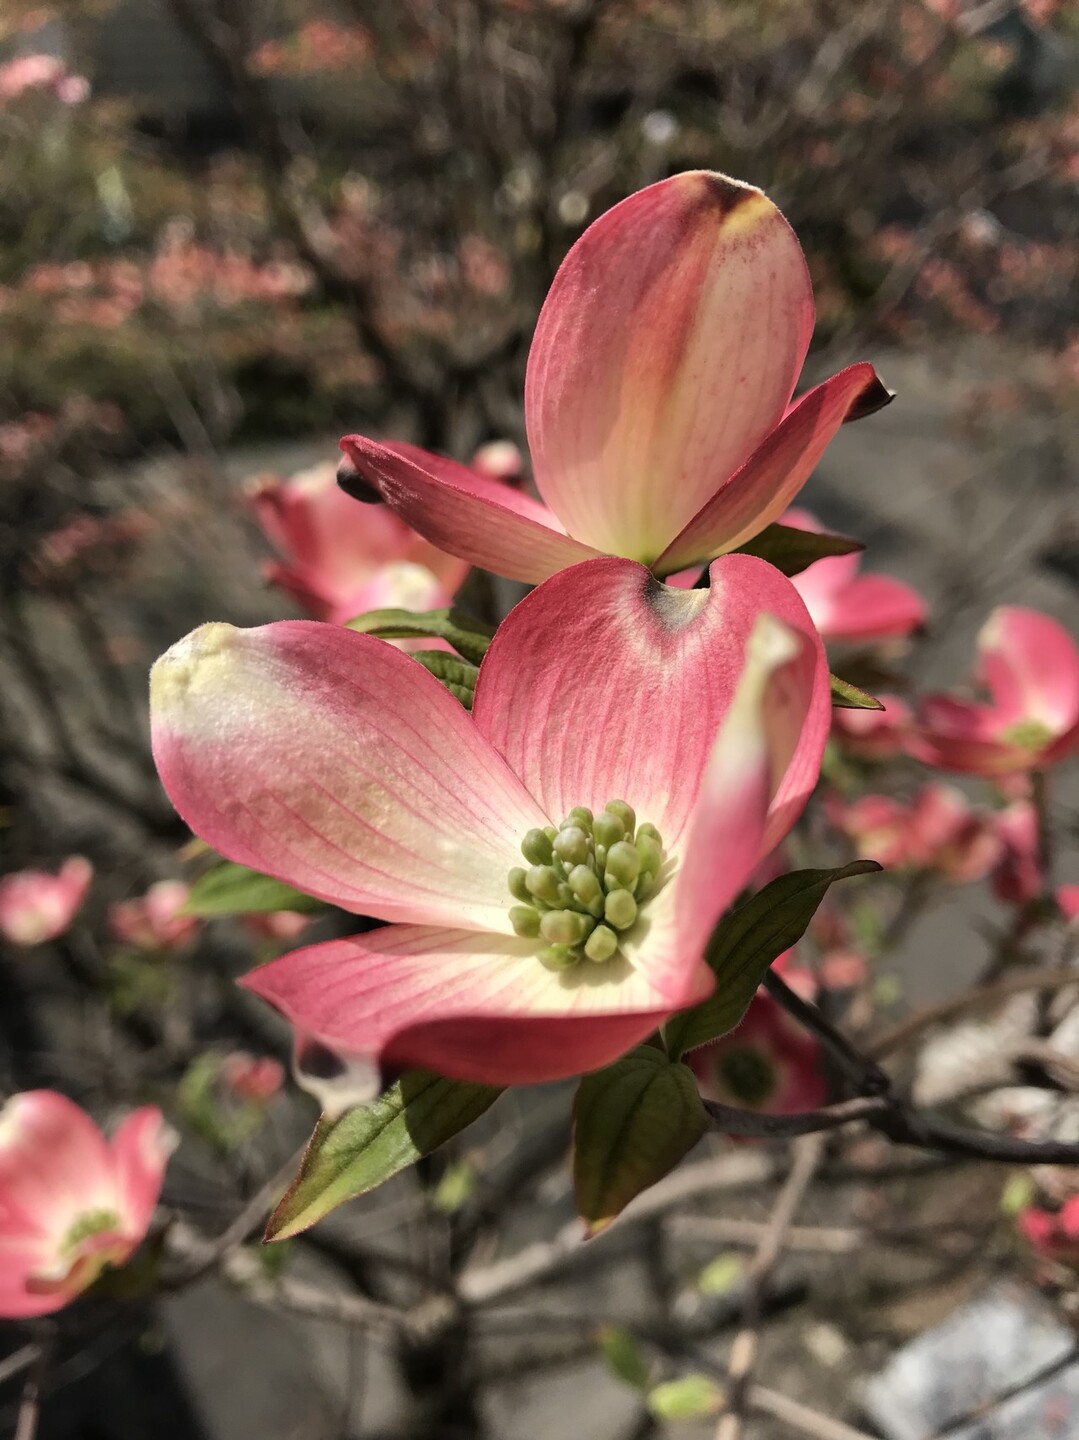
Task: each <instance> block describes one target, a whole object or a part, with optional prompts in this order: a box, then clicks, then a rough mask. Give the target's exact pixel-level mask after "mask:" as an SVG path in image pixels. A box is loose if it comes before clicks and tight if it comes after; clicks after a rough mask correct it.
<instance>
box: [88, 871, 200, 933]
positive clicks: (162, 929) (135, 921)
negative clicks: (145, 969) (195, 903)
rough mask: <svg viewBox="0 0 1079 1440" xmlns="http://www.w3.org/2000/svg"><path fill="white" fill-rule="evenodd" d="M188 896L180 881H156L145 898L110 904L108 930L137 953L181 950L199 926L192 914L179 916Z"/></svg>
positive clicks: (188, 892) (188, 889)
mask: <svg viewBox="0 0 1079 1440" xmlns="http://www.w3.org/2000/svg"><path fill="white" fill-rule="evenodd" d="M190 893H191V887H190V886H189V885H186V884H185V883H184V881H182V880H159V881H158V882H157V884H156V885H151V886H150V888H149V890H147V892H146V894H145V895H140V896H138V897H136V898H135V899H132V900H120V901H118V902H117V903H116V904H115V905H110V906H109V915H108V923H109V929H110V930H111V931H112V934H113V935H114V936H115V937H116V939H117V940H122V941H123V942H124V943H125V944H126V945H133V946H135V948H136V949H137V950H182V949H183V947H184V946H185V945H187V944H189V943H190V941H191V940H193V939H194V937H195V935H196V934H197V933H198V930H199V926H200V925H201V924H202V921H201V920H199V919H198V918H197V917H196V916H194V915H181V914H180V913H179V912H180V911H181V910H182V909H183V907H184V905H186V903H187V898H188V896H189V895H190Z"/></svg>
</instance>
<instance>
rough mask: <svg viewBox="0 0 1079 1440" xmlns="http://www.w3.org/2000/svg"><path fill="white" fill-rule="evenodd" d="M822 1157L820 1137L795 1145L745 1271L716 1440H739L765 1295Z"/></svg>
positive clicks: (755, 1356)
mask: <svg viewBox="0 0 1079 1440" xmlns="http://www.w3.org/2000/svg"><path fill="white" fill-rule="evenodd" d="M823 1156H824V1141H823V1140H822V1139H821V1138H820V1136H816V1135H814V1136H806V1137H805V1138H803V1139H801V1140H799V1141H797V1142H796V1144H795V1146H794V1161H793V1164H792V1165H791V1169H790V1174H789V1175H788V1176H787V1178H786V1180H785V1181H784V1184H783V1188H782V1189H781V1190H780V1192H779V1195H778V1197H777V1198H776V1203H775V1206H774V1208H773V1210H772V1215H771V1218H770V1220H769V1221H768V1225H767V1228H766V1229H765V1232H764V1234H763V1235H762V1236H761V1240H760V1244H759V1245H758V1246H757V1250H756V1253H755V1254H754V1256H753V1259H752V1260H751V1261H750V1264H749V1266H748V1268H747V1270H746V1276H745V1284H746V1298H745V1302H744V1306H743V1310H742V1328H741V1329H740V1330H739V1332H738V1334H737V1335H736V1336H735V1337H734V1343H733V1345H732V1346H731V1358H730V1364H729V1367H728V1382H729V1389H728V1392H727V1397H726V1404H725V1406H724V1411H723V1414H722V1415H721V1416H720V1420H719V1424H718V1425H717V1426H716V1437H715V1440H740V1437H741V1435H742V1431H743V1428H744V1419H745V1413H746V1409H747V1407H748V1404H749V1400H750V1394H751V1385H752V1379H753V1371H754V1368H755V1367H756V1363H757V1354H758V1351H759V1349H760V1325H761V1317H762V1313H763V1307H764V1293H765V1290H766V1289H767V1286H768V1281H769V1279H770V1277H771V1274H772V1271H773V1270H774V1269H775V1266H776V1262H777V1261H778V1260H779V1257H780V1255H781V1254H782V1252H783V1246H784V1244H785V1242H786V1238H787V1232H788V1231H789V1230H790V1228H791V1225H792V1224H793V1223H794V1218H795V1215H796V1214H797V1213H798V1208H799V1206H800V1205H801V1203H802V1201H803V1200H804V1199H805V1195H806V1191H807V1190H808V1189H809V1186H810V1185H811V1183H812V1181H813V1176H814V1175H815V1174H816V1172H817V1167H818V1166H819V1165H820V1162H821V1160H822V1159H823Z"/></svg>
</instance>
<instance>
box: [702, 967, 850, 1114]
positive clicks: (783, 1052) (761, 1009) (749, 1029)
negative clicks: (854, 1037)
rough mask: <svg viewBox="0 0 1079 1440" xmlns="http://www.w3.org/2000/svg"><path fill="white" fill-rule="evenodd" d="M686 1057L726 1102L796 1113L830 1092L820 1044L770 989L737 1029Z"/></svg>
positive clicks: (708, 1092)
mask: <svg viewBox="0 0 1079 1440" xmlns="http://www.w3.org/2000/svg"><path fill="white" fill-rule="evenodd" d="M785 978H786V979H787V981H788V983H790V978H791V977H790V976H789V975H787V976H785ZM686 1063H687V1064H688V1065H689V1067H690V1069H691V1070H692V1071H693V1073H694V1074H695V1075H696V1077H697V1084H698V1087H699V1089H700V1092H701V1094H702V1095H703V1096H704V1098H705V1099H706V1100H713V1101H715V1102H716V1103H717V1104H720V1105H735V1106H738V1107H739V1108H740V1109H748V1110H763V1111H766V1112H768V1113H769V1114H773V1115H790V1114H795V1113H797V1112H798V1111H801V1110H815V1109H817V1107H818V1106H820V1105H822V1104H823V1103H824V1101H825V1099H826V1098H827V1085H826V1084H825V1080H824V1075H823V1073H822V1071H821V1052H820V1046H819V1045H818V1044H817V1041H816V1040H815V1039H814V1038H813V1036H812V1035H810V1034H808V1033H807V1032H806V1031H805V1030H803V1029H802V1027H801V1026H800V1025H798V1024H797V1023H796V1022H795V1021H794V1020H792V1019H791V1017H790V1016H789V1015H788V1014H787V1012H786V1011H785V1010H784V1009H783V1008H782V1006H780V1005H779V1004H777V1003H776V1001H775V1000H773V999H772V997H771V995H769V994H768V993H767V992H766V991H764V990H758V992H757V993H756V995H754V997H753V999H752V1000H751V1001H750V1002H749V1009H748V1010H747V1011H746V1013H745V1018H744V1019H743V1020H742V1023H741V1024H740V1025H739V1026H738V1027H737V1028H736V1029H734V1030H732V1031H731V1032H730V1034H729V1035H724V1036H722V1038H721V1039H719V1040H713V1041H711V1043H710V1044H708V1045H702V1046H701V1047H700V1048H699V1049H697V1050H693V1051H691V1052H690V1053H689V1054H688V1055H687V1056H686Z"/></svg>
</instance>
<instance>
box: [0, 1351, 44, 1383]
mask: <svg viewBox="0 0 1079 1440" xmlns="http://www.w3.org/2000/svg"><path fill="white" fill-rule="evenodd" d="M40 1353H41V1346H40V1345H37V1344H35V1343H34V1342H31V1343H30V1344H29V1345H24V1346H23V1347H22V1348H21V1349H20V1350H16V1351H14V1352H13V1353H12V1354H11V1355H9V1356H8V1357H7V1358H6V1359H5V1360H0V1385H4V1384H6V1382H7V1381H8V1380H13V1379H14V1378H15V1376H16V1375H21V1374H22V1372H23V1371H24V1370H26V1369H28V1368H29V1366H31V1365H32V1364H33V1363H34V1361H35V1360H36V1359H37V1357H38V1355H39V1354H40Z"/></svg>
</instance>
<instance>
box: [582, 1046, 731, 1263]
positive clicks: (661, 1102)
mask: <svg viewBox="0 0 1079 1440" xmlns="http://www.w3.org/2000/svg"><path fill="white" fill-rule="evenodd" d="M573 1117H574V1132H573V1169H574V1183H575V1185H576V1190H577V1211H578V1214H579V1215H580V1216H581V1217H582V1219H584V1220H586V1221H587V1222H588V1227H589V1231H590V1233H591V1234H593V1235H595V1234H597V1233H598V1232H599V1231H600V1230H602V1229H603V1228H604V1226H606V1225H609V1224H610V1222H611V1221H612V1220H613V1219H614V1218H615V1216H616V1215H618V1214H619V1213H620V1212H621V1211H622V1210H623V1209H624V1208H625V1206H627V1205H628V1204H629V1202H630V1201H631V1200H632V1199H633V1197H634V1196H635V1195H639V1194H640V1193H641V1191H642V1190H647V1188H648V1186H649V1185H652V1184H654V1183H655V1182H656V1181H657V1180H660V1179H662V1178H663V1176H664V1175H666V1174H667V1172H668V1170H672V1169H673V1168H674V1166H675V1165H677V1164H678V1162H679V1160H681V1158H682V1156H683V1155H685V1154H686V1152H687V1151H688V1150H690V1149H692V1147H693V1146H694V1145H695V1144H696V1143H697V1141H698V1140H699V1139H700V1138H701V1136H702V1135H703V1134H704V1131H705V1130H706V1129H707V1126H708V1117H707V1116H706V1114H705V1111H704V1106H703V1105H702V1104H701V1097H700V1095H698V1093H697V1082H696V1080H695V1079H694V1078H693V1072H692V1071H691V1070H690V1069H689V1067H688V1066H686V1065H678V1064H672V1063H671V1061H670V1060H669V1059H668V1057H667V1056H666V1055H665V1054H664V1052H663V1051H662V1050H660V1049H657V1048H656V1047H655V1046H653V1045H640V1046H638V1048H637V1049H636V1050H631V1051H630V1053H629V1054H628V1055H624V1056H623V1057H622V1059H621V1060H617V1061H616V1062H615V1063H614V1064H613V1065H608V1066H607V1068H606V1069H605V1070H599V1071H597V1072H596V1073H595V1074H594V1075H586V1076H585V1077H584V1079H583V1080H582V1081H581V1083H580V1086H579V1087H578V1089H577V1098H576V1100H575V1101H574V1106H573Z"/></svg>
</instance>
